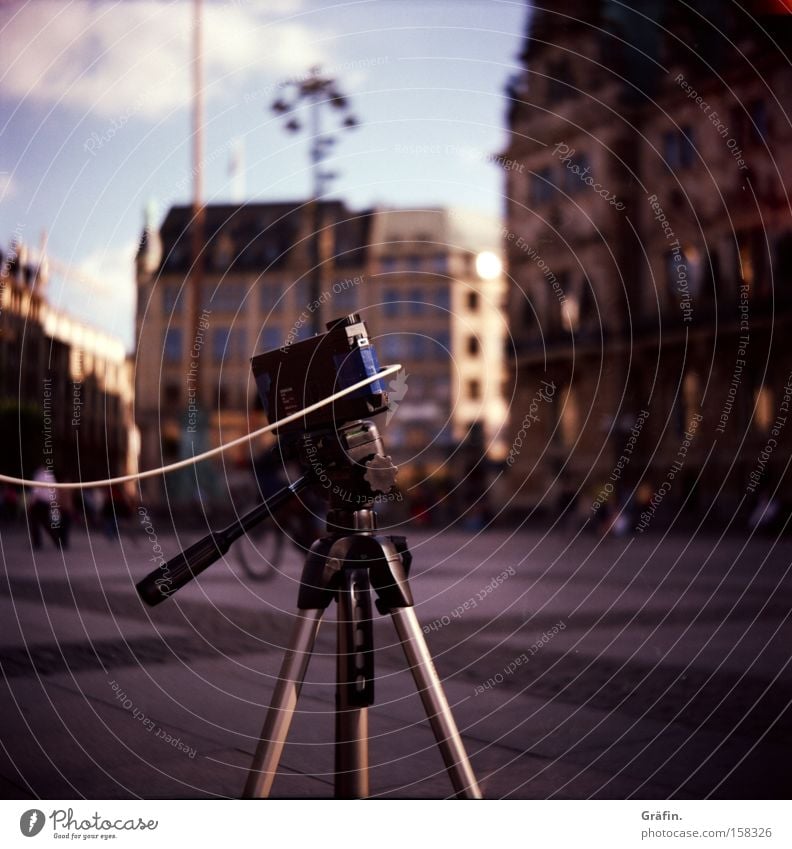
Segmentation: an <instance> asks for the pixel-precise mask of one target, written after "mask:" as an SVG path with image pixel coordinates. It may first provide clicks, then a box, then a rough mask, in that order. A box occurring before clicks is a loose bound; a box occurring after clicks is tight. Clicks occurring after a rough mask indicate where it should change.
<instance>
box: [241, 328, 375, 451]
mask: <svg viewBox="0 0 792 849" xmlns="http://www.w3.org/2000/svg"><path fill="white" fill-rule="evenodd" d="M251 367H252V369H253V375H254V377H255V379H256V385H257V387H258V391H259V395H260V396H261V400H262V402H263V404H264V409H265V411H266V413H267V416H268V418H269V420H270V421H271V422H274V421H278V420H279V419H282V418H285V417H286V416H289V415H291V414H292V413H296V412H298V411H299V410H302V409H304V408H305V407H308V406H310V405H311V404H315V403H316V402H317V401H321V400H322V399H323V398H326V397H327V396H328V395H330V394H333V393H335V392H338V391H340V390H342V389H346V388H347V387H349V386H353V385H354V384H355V383H358V382H359V381H361V380H364V379H365V378H367V377H371V376H373V375H375V374H377V373H378V372H379V371H380V365H379V362H378V361H377V352H376V351H375V350H374V347H373V346H372V344H371V342H370V341H369V337H368V329H367V328H366V323H365V322H364V321H362V320H361V318H360V316H359V315H357V313H352V314H351V315H348V316H346V317H344V318H339V319H336V320H334V321H331V322H329V323H328V324H327V333H323V334H322V335H321V336H315V337H313V338H312V339H306V340H305V341H304V342H295V343H293V344H291V345H288V346H286V347H283V348H276V349H275V350H273V351H268V352H267V353H265V354H259V355H258V356H256V357H253V359H252V360H251ZM387 409H388V395H387V393H386V392H385V389H384V388H383V386H382V381H379V380H377V381H374V383H370V384H369V385H368V386H364V387H362V388H361V389H359V390H357V391H356V392H353V393H352V394H350V395H346V396H345V397H343V398H339V399H338V400H337V401H335V402H334V403H333V404H329V405H328V406H326V407H322V408H321V409H319V410H316V411H315V412H313V413H310V414H308V415H307V416H304V417H303V418H302V419H298V420H297V421H294V422H292V423H291V424H289V425H286V426H284V427H281V428H279V429H278V433H279V436H280V437H281V438H283V436H284V435H294V434H303V433H306V432H310V431H314V430H318V429H324V428H329V427H333V426H335V427H338V426H340V425H343V424H345V423H346V422H350V421H354V420H355V419H361V418H367V417H369V416H374V415H377V413H384V412H385V411H386V410H387Z"/></svg>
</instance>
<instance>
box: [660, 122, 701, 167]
mask: <svg viewBox="0 0 792 849" xmlns="http://www.w3.org/2000/svg"><path fill="white" fill-rule="evenodd" d="M663 158H664V159H665V161H666V164H667V165H668V167H669V168H671V169H673V170H675V171H676V170H679V169H680V168H690V167H691V166H692V165H693V163H694V162H695V160H696V147H695V144H694V140H693V128H692V127H690V126H685V127H682V128H681V129H680V130H672V131H669V132H667V133H664V134H663Z"/></svg>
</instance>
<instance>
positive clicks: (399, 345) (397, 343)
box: [377, 333, 404, 362]
mask: <svg viewBox="0 0 792 849" xmlns="http://www.w3.org/2000/svg"><path fill="white" fill-rule="evenodd" d="M377 348H378V349H381V350H382V356H383V359H384V360H385V361H386V362H387V361H388V360H399V359H401V358H402V357H403V356H404V345H403V339H402V337H400V336H397V335H396V334H394V333H390V334H388V335H387V336H384V337H382V339H381V340H378V341H377Z"/></svg>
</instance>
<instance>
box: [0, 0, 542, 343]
mask: <svg viewBox="0 0 792 849" xmlns="http://www.w3.org/2000/svg"><path fill="white" fill-rule="evenodd" d="M192 14H193V4H192V2H191V0H178V2H165V0H139V2H138V0H121V1H120V2H89V0H74V2H66V0H60V1H59V2H48V0H28V1H27V2H13V0H12V2H6V3H4V4H2V5H1V6H0V55H2V56H3V63H2V68H0V245H1V246H2V248H3V249H4V250H5V249H6V248H7V247H8V246H9V244H10V243H11V241H12V240H13V239H14V237H15V236H16V237H21V239H22V241H24V242H25V243H27V244H28V245H30V246H31V247H32V248H34V249H35V248H38V246H39V245H40V244H41V243H42V239H43V234H44V233H46V239H47V241H46V245H47V253H48V255H50V256H51V257H52V258H53V259H54V260H56V261H57V262H58V263H60V264H61V265H62V266H64V267H67V268H69V269H71V270H72V271H73V272H75V274H82V275H83V277H84V280H83V282H79V281H78V280H77V279H76V278H71V279H66V278H64V276H63V275H58V274H55V275H53V279H52V281H51V284H50V291H49V298H50V300H51V301H52V302H53V303H55V304H56V305H57V306H59V307H61V308H62V309H65V310H67V311H68V312H70V313H72V314H73V315H75V316H77V317H79V318H82V319H84V320H86V321H88V322H90V323H91V324H93V325H95V326H99V327H101V328H103V329H105V330H107V331H108V332H111V333H113V334H116V335H119V336H121V337H122V338H123V340H124V342H125V343H126V345H127V346H128V347H129V348H130V349H131V346H132V340H133V320H134V304H135V294H134V261H133V260H134V254H135V250H136V247H137V244H138V240H139V238H140V233H141V229H142V226H143V222H144V215H145V210H146V209H147V208H148V209H150V210H152V214H153V215H154V220H155V221H156V222H157V223H159V222H161V220H162V219H163V218H164V216H165V214H166V212H167V210H168V209H169V208H170V207H171V206H172V205H173V204H184V203H189V202H190V199H191V197H192V161H191V137H192V125H191V95H192V82H191V68H192ZM527 14H528V7H527V5H526V3H525V2H524V0H420V2H419V0H352V2H338V3H335V2H333V0H321V2H316V1H315V0H226V2H221V0H204V67H205V72H204V73H205V89H204V97H205V110H206V112H205V152H204V158H203V161H204V181H205V189H204V199H205V201H206V202H209V203H212V202H232V201H235V200H240V199H242V198H244V199H245V200H261V201H273V200H302V199H304V198H305V197H306V196H307V194H308V192H309V187H310V177H309V170H308V141H307V136H306V134H305V133H299V134H289V133H287V132H286V131H285V130H284V126H283V125H284V120H283V118H282V117H278V116H276V115H274V114H273V113H272V111H271V110H270V104H271V103H272V101H273V100H274V99H276V98H277V97H278V96H279V95H280V94H281V93H282V89H281V88H280V84H281V83H282V82H283V81H284V80H289V79H294V78H299V77H300V76H302V75H304V74H305V73H306V72H307V70H308V69H309V68H310V67H311V66H312V65H317V64H318V65H321V66H322V68H323V70H324V71H325V72H327V73H330V74H332V75H333V76H335V77H336V78H337V79H338V81H339V84H340V86H341V88H342V89H343V90H344V92H345V93H346V94H347V95H348V97H349V99H350V104H351V106H352V108H353V111H354V114H355V115H356V117H357V118H358V119H359V121H360V126H359V127H357V128H355V129H354V130H351V131H345V132H343V133H341V134H339V138H338V143H337V144H336V145H335V148H334V154H333V156H332V157H331V158H330V160H328V163H327V167H328V168H329V169H330V170H332V171H334V172H336V173H337V175H338V176H337V178H336V179H335V180H334V181H333V183H332V184H331V186H330V188H329V192H328V193H329V195H330V196H332V197H338V198H341V199H343V200H344V201H346V202H347V203H348V204H349V205H350V206H351V207H352V208H354V209H359V208H365V207H369V206H373V205H386V206H387V205H391V206H402V205H408V206H409V205H433V206H438V205H439V206H461V207H465V208H469V209H474V210H478V211H480V212H485V213H488V214H492V215H499V214H501V212H502V186H503V173H502V172H501V171H500V169H499V168H498V166H497V165H496V164H495V163H494V162H493V161H492V158H491V157H492V156H493V155H495V154H497V153H498V152H499V150H501V149H502V148H503V146H504V145H505V141H506V133H505V129H504V125H505V115H506V108H507V102H506V100H505V97H504V89H505V84H506V81H507V80H508V78H509V77H510V76H511V75H512V74H514V73H515V72H516V71H518V70H519V60H518V56H519V53H520V51H521V49H522V41H523V34H524V31H525V24H526V19H527ZM234 159H236V160H237V161H239V162H241V163H242V164H243V167H241V168H238V169H237V173H236V175H235V174H234V173H233V169H232V168H231V163H232V161H233V160H234ZM86 280H89V281H93V282H92V283H90V284H89V283H87V282H86Z"/></svg>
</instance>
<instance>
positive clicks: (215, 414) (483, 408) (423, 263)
mask: <svg viewBox="0 0 792 849" xmlns="http://www.w3.org/2000/svg"><path fill="white" fill-rule="evenodd" d="M320 214H321V220H322V222H323V223H322V227H321V230H320V249H319V256H320V265H319V270H318V274H319V296H318V298H317V299H316V300H315V301H312V298H311V286H310V282H311V274H312V272H311V270H310V265H309V258H310V256H311V250H310V244H309V239H310V230H309V229H308V227H307V222H308V220H309V219H310V215H309V214H308V212H307V211H306V207H305V206H304V205H303V206H301V205H300V204H297V203H294V204H289V203H248V204H241V205H221V204H217V205H210V206H207V207H206V209H205V223H204V226H205V240H204V243H205V247H204V254H203V281H202V284H201V296H200V303H198V304H196V303H195V302H194V301H193V296H194V293H193V291H192V290H191V283H190V264H191V250H190V244H191V234H190V216H191V211H190V209H189V208H188V207H174V208H172V209H171V210H170V211H169V212H168V214H167V215H166V217H165V220H164V222H163V223H162V226H161V227H160V229H159V231H158V232H154V230H153V228H151V227H149V228H147V230H146V233H145V234H144V238H143V240H142V242H141V249H140V251H139V254H138V258H137V280H138V308H137V354H136V375H137V405H136V416H137V422H138V425H139V427H140V429H141V434H142V446H143V448H142V450H143V455H142V457H143V459H142V466H143V467H149V466H153V465H159V464H160V458H162V459H164V460H165V461H168V460H173V459H176V458H178V457H179V456H181V455H183V454H184V453H185V451H188V450H192V449H190V448H189V447H187V448H186V447H185V445H186V442H185V435H187V442H189V441H190V438H189V434H190V429H191V426H193V425H195V424H196V422H195V421H194V420H193V419H194V418H195V417H197V416H198V415H200V416H201V417H202V420H203V422H204V425H205V433H206V438H207V440H208V442H207V446H208V444H209V443H215V444H216V443H218V442H219V441H220V439H222V441H227V440H229V439H231V438H233V437H235V436H240V435H242V434H244V433H247V432H249V431H250V430H251V429H253V428H254V427H256V426H260V425H261V424H263V423H264V417H263V412H262V409H261V404H260V402H259V400H258V396H257V392H256V388H255V384H254V383H253V380H252V378H251V375H250V362H249V361H250V358H251V357H252V356H253V355H254V354H256V353H260V352H262V351H265V350H270V349H272V348H276V347H281V346H284V345H288V344H292V343H294V342H297V341H300V340H302V339H304V338H307V336H308V335H309V333H310V327H311V322H312V319H313V317H314V315H315V313H317V312H318V313H319V315H320V318H321V321H322V323H323V324H324V322H326V321H328V320H330V319H331V318H334V317H336V316H338V315H343V314H346V313H350V312H354V311H356V312H359V313H361V315H362V316H363V317H364V318H365V320H366V321H367V323H368V325H369V329H370V331H371V333H372V336H373V339H374V342H375V345H376V348H377V351H378V353H379V357H380V360H381V362H383V363H393V362H400V363H402V364H403V366H404V370H403V372H402V373H401V374H400V375H399V376H398V377H397V378H396V379H394V380H392V383H391V386H390V387H389V392H390V395H391V398H392V409H391V411H390V412H389V413H388V414H387V416H385V417H384V418H385V419H387V422H383V424H385V423H387V426H388V431H387V444H388V449H389V450H390V451H391V452H392V453H393V454H394V457H395V459H396V460H397V461H398V462H401V463H403V462H409V463H412V464H413V466H415V467H420V469H421V470H422V471H426V472H428V473H432V474H434V473H437V472H438V470H439V469H441V468H442V466H443V464H444V463H445V462H446V461H447V459H448V457H449V456H450V455H451V454H452V453H453V451H454V449H455V448H456V447H457V446H459V445H460V443H465V442H466V441H469V440H471V439H472V440H474V441H475V443H476V444H477V445H478V446H479V447H480V448H482V449H483V450H485V451H488V452H489V454H490V455H491V456H492V457H494V458H497V457H498V456H502V455H503V450H504V449H503V445H502V444H501V438H500V436H499V430H500V427H501V425H502V423H503V420H504V418H505V415H506V408H505V402H504V401H503V391H504V380H505V373H504V370H503V349H504V340H505V337H506V325H505V321H504V318H503V312H502V307H503V298H504V291H505V289H504V283H503V278H502V274H501V269H500V260H499V258H498V256H497V252H498V245H499V235H500V229H499V227H498V226H497V224H495V223H494V222H492V221H491V220H487V219H485V218H482V217H480V216H474V215H470V214H466V213H463V212H456V211H448V210H441V209H421V210H401V209H398V210H364V211H361V212H357V211H352V210H349V209H347V208H346V207H345V206H344V205H343V204H342V203H340V202H338V201H327V202H322V204H321V205H320ZM196 411H200V412H196ZM191 415H192V416H193V419H191ZM191 444H192V443H191ZM254 450H255V449H254ZM249 457H250V453H249V449H245V448H244V447H243V448H240V449H239V450H238V451H237V452H236V454H233V455H231V457H230V459H229V464H228V465H229V466H230V467H233V466H234V465H235V464H239V465H240V466H243V465H244V464H245V463H247V462H248V461H249ZM407 478H409V473H407ZM151 494H152V497H155V496H154V488H153V487H152V489H151Z"/></svg>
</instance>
